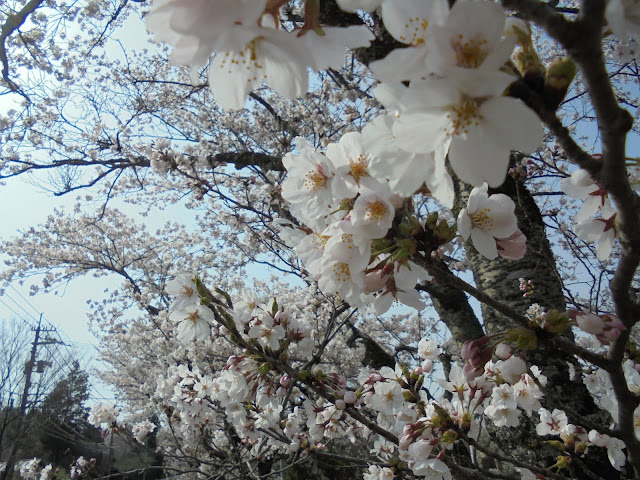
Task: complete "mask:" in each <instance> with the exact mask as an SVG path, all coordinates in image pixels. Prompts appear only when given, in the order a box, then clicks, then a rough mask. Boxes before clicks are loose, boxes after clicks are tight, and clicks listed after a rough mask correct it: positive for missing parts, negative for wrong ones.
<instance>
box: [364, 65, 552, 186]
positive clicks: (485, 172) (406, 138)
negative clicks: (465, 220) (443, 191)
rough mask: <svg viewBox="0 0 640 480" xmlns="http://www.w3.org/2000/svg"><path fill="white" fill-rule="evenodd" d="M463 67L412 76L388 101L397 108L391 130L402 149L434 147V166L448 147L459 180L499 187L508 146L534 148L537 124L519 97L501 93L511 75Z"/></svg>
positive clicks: (539, 136) (538, 131) (523, 149)
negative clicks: (423, 76)
mask: <svg viewBox="0 0 640 480" xmlns="http://www.w3.org/2000/svg"><path fill="white" fill-rule="evenodd" d="M464 70H465V71H464V72H463V75H460V76H449V77H446V78H438V77H432V78H428V79H426V80H419V81H414V82H412V83H411V86H410V88H405V89H404V90H401V91H400V95H399V96H398V97H397V98H395V99H394V100H393V104H392V105H391V108H397V110H398V118H397V119H396V121H395V122H394V125H393V129H392V131H393V134H394V135H395V136H396V137H397V139H398V142H399V143H400V144H402V148H403V149H405V150H407V151H410V152H415V153H425V152H435V153H436V154H437V155H436V158H435V163H436V166H438V165H440V167H436V168H444V167H443V165H444V155H446V154H447V152H448V155H449V161H450V162H451V167H452V168H453V170H454V172H455V173H456V175H457V176H458V177H459V178H460V179H461V180H462V181H464V182H466V183H469V184H471V185H474V186H478V185H480V184H482V183H483V182H487V183H488V184H489V186H491V187H498V186H500V185H501V184H502V183H503V182H504V178H505V176H506V173H507V165H508V162H509V154H510V152H511V151H512V150H519V151H521V152H524V153H530V152H532V151H534V150H535V149H536V148H538V146H539V145H540V143H541V141H542V134H543V130H542V126H541V124H540V120H539V119H538V117H537V115H536V114H535V113H534V112H533V111H532V110H530V109H529V108H528V107H527V106H526V105H525V104H524V103H522V102H521V101H520V100H517V99H515V98H511V97H504V96H502V92H503V91H504V90H505V88H506V87H507V86H508V85H509V84H510V83H511V82H512V80H513V78H512V77H511V76H510V75H508V74H505V73H502V72H499V71H495V72H493V71H484V70H478V69H475V70H474V69H471V70H470V71H467V70H468V69H464ZM385 93H386V92H385ZM376 96H378V90H376ZM383 98H384V97H383ZM381 101H382V102H383V103H384V104H385V105H386V106H389V105H388V104H389V102H388V101H387V102H385V100H384V99H381Z"/></svg>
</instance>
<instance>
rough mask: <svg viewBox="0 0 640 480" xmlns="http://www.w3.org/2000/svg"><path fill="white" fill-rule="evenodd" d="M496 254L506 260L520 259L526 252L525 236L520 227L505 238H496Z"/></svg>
mask: <svg viewBox="0 0 640 480" xmlns="http://www.w3.org/2000/svg"><path fill="white" fill-rule="evenodd" d="M496 246H497V247H498V255H500V256H501V257H502V258H506V259H507V260H520V259H521V258H522V257H524V254H525V253H527V237H525V236H524V233H522V232H521V231H520V229H519V228H518V229H516V231H515V233H514V234H513V235H511V236H510V237H507V238H496Z"/></svg>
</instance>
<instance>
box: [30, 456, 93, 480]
mask: <svg viewBox="0 0 640 480" xmlns="http://www.w3.org/2000/svg"><path fill="white" fill-rule="evenodd" d="M95 465H96V459H95V458H92V459H90V460H86V459H85V458H84V457H78V458H77V459H76V460H74V462H73V463H72V464H71V466H70V468H69V474H68V477H67V475H66V473H65V472H62V471H60V469H58V468H56V469H54V468H53V465H52V464H48V465H46V466H45V467H42V466H41V461H40V459H38V458H33V459H31V460H25V461H22V462H20V463H19V464H18V466H19V471H18V473H19V474H20V476H21V477H22V478H23V479H24V480H55V479H57V478H70V479H71V480H76V479H80V478H85V477H87V476H88V475H89V474H90V473H91V472H92V471H93V469H94V468H95Z"/></svg>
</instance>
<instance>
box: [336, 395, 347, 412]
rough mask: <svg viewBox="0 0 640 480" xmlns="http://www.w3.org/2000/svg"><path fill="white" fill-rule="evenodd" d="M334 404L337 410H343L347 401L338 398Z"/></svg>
mask: <svg viewBox="0 0 640 480" xmlns="http://www.w3.org/2000/svg"><path fill="white" fill-rule="evenodd" d="M335 406H336V408H337V409H338V410H344V409H345V408H347V403H346V402H345V401H344V400H342V399H341V398H339V399H337V400H336V401H335Z"/></svg>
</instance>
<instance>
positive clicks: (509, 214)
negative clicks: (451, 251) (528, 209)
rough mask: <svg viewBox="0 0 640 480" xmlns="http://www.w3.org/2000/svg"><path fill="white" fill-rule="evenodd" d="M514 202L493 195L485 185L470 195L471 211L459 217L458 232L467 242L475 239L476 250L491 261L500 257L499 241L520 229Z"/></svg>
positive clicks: (468, 205)
mask: <svg viewBox="0 0 640 480" xmlns="http://www.w3.org/2000/svg"><path fill="white" fill-rule="evenodd" d="M514 210H515V204H514V203H513V200H511V199H510V198H509V197H507V196H506V195H504V194H501V193H498V194H493V195H489V194H488V186H487V184H486V183H483V184H482V186H480V187H475V188H473V190H471V193H470V194H469V202H468V204H467V208H463V209H462V210H461V211H460V214H459V215H458V231H459V232H460V235H461V236H462V238H464V239H465V240H466V239H467V238H469V236H471V241H472V242H473V246H474V247H475V249H476V250H477V251H478V252H479V253H480V254H482V255H484V256H485V257H487V258H490V259H494V258H496V257H497V256H498V249H497V246H496V240H495V239H496V238H506V237H509V236H510V235H512V234H513V233H514V232H515V231H516V229H517V228H518V220H517V218H516V216H515V214H514Z"/></svg>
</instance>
